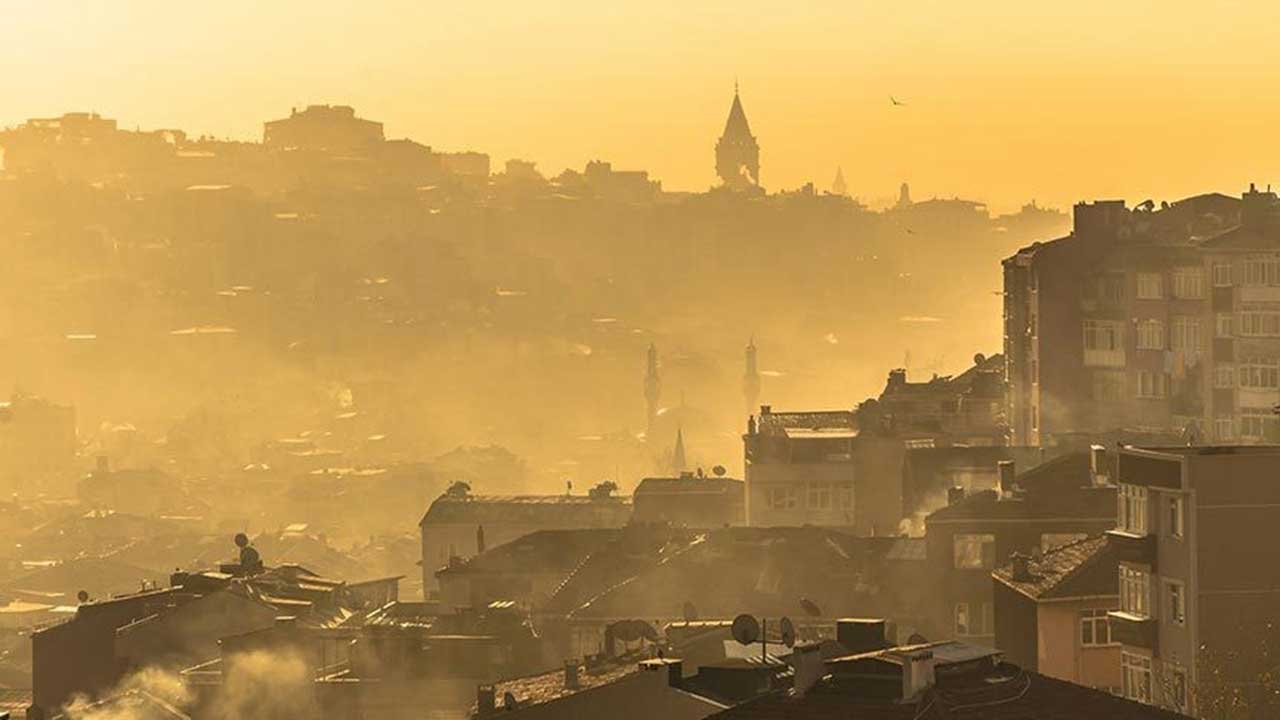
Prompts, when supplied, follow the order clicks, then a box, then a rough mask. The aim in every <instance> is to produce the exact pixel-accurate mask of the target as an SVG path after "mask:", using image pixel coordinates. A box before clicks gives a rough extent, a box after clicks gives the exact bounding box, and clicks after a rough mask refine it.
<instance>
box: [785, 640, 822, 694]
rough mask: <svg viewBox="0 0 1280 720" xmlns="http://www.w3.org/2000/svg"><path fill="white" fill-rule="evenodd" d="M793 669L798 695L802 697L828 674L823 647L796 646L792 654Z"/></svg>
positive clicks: (815, 644)
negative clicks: (823, 657) (823, 656)
mask: <svg viewBox="0 0 1280 720" xmlns="http://www.w3.org/2000/svg"><path fill="white" fill-rule="evenodd" d="M791 667H792V668H794V669H795V680H794V681H793V682H794V684H795V689H796V694H797V695H800V696H801V697H803V696H804V694H805V693H807V692H809V689H810V688H812V687H813V686H814V685H817V684H818V681H819V680H821V679H822V677H823V676H824V675H826V674H827V664H826V662H825V661H824V660H823V659H822V646H821V645H819V644H818V643H805V644H803V645H796V647H795V649H794V650H793V651H792V653H791Z"/></svg>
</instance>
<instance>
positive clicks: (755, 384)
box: [742, 337, 760, 415]
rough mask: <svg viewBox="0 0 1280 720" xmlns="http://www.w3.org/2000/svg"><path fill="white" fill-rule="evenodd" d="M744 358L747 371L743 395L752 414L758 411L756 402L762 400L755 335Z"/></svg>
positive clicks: (743, 384) (744, 374)
mask: <svg viewBox="0 0 1280 720" xmlns="http://www.w3.org/2000/svg"><path fill="white" fill-rule="evenodd" d="M744 359H745V364H746V368H745V369H746V372H744V373H743V376H742V397H743V399H744V400H746V401H747V414H748V415H750V414H752V413H754V412H755V411H756V404H757V403H758V402H759V401H760V370H759V367H758V365H757V359H756V339H755V337H752V338H751V340H749V341H748V342H747V349H746V353H745V358H744Z"/></svg>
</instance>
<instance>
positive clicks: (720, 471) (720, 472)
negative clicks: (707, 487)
mask: <svg viewBox="0 0 1280 720" xmlns="http://www.w3.org/2000/svg"><path fill="white" fill-rule="evenodd" d="M726 472H728V470H725V469H724V466H723V465H717V466H715V467H713V468H711V474H712V475H715V476H716V477H724V474H725V473H726Z"/></svg>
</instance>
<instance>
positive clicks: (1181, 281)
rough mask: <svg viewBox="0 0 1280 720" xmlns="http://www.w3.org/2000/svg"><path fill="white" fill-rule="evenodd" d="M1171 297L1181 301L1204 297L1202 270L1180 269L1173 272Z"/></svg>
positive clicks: (1195, 268)
mask: <svg viewBox="0 0 1280 720" xmlns="http://www.w3.org/2000/svg"><path fill="white" fill-rule="evenodd" d="M1173 296H1174V297H1175V298H1178V299H1181V300H1199V299H1201V298H1203V297H1204V268H1201V267H1180V268H1176V269H1174V271H1173Z"/></svg>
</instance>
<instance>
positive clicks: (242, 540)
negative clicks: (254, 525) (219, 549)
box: [236, 533, 249, 548]
mask: <svg viewBox="0 0 1280 720" xmlns="http://www.w3.org/2000/svg"><path fill="white" fill-rule="evenodd" d="M248 544H249V536H248V535H245V534H244V533H236V547H240V548H242V547H244V546H245V545H248Z"/></svg>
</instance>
